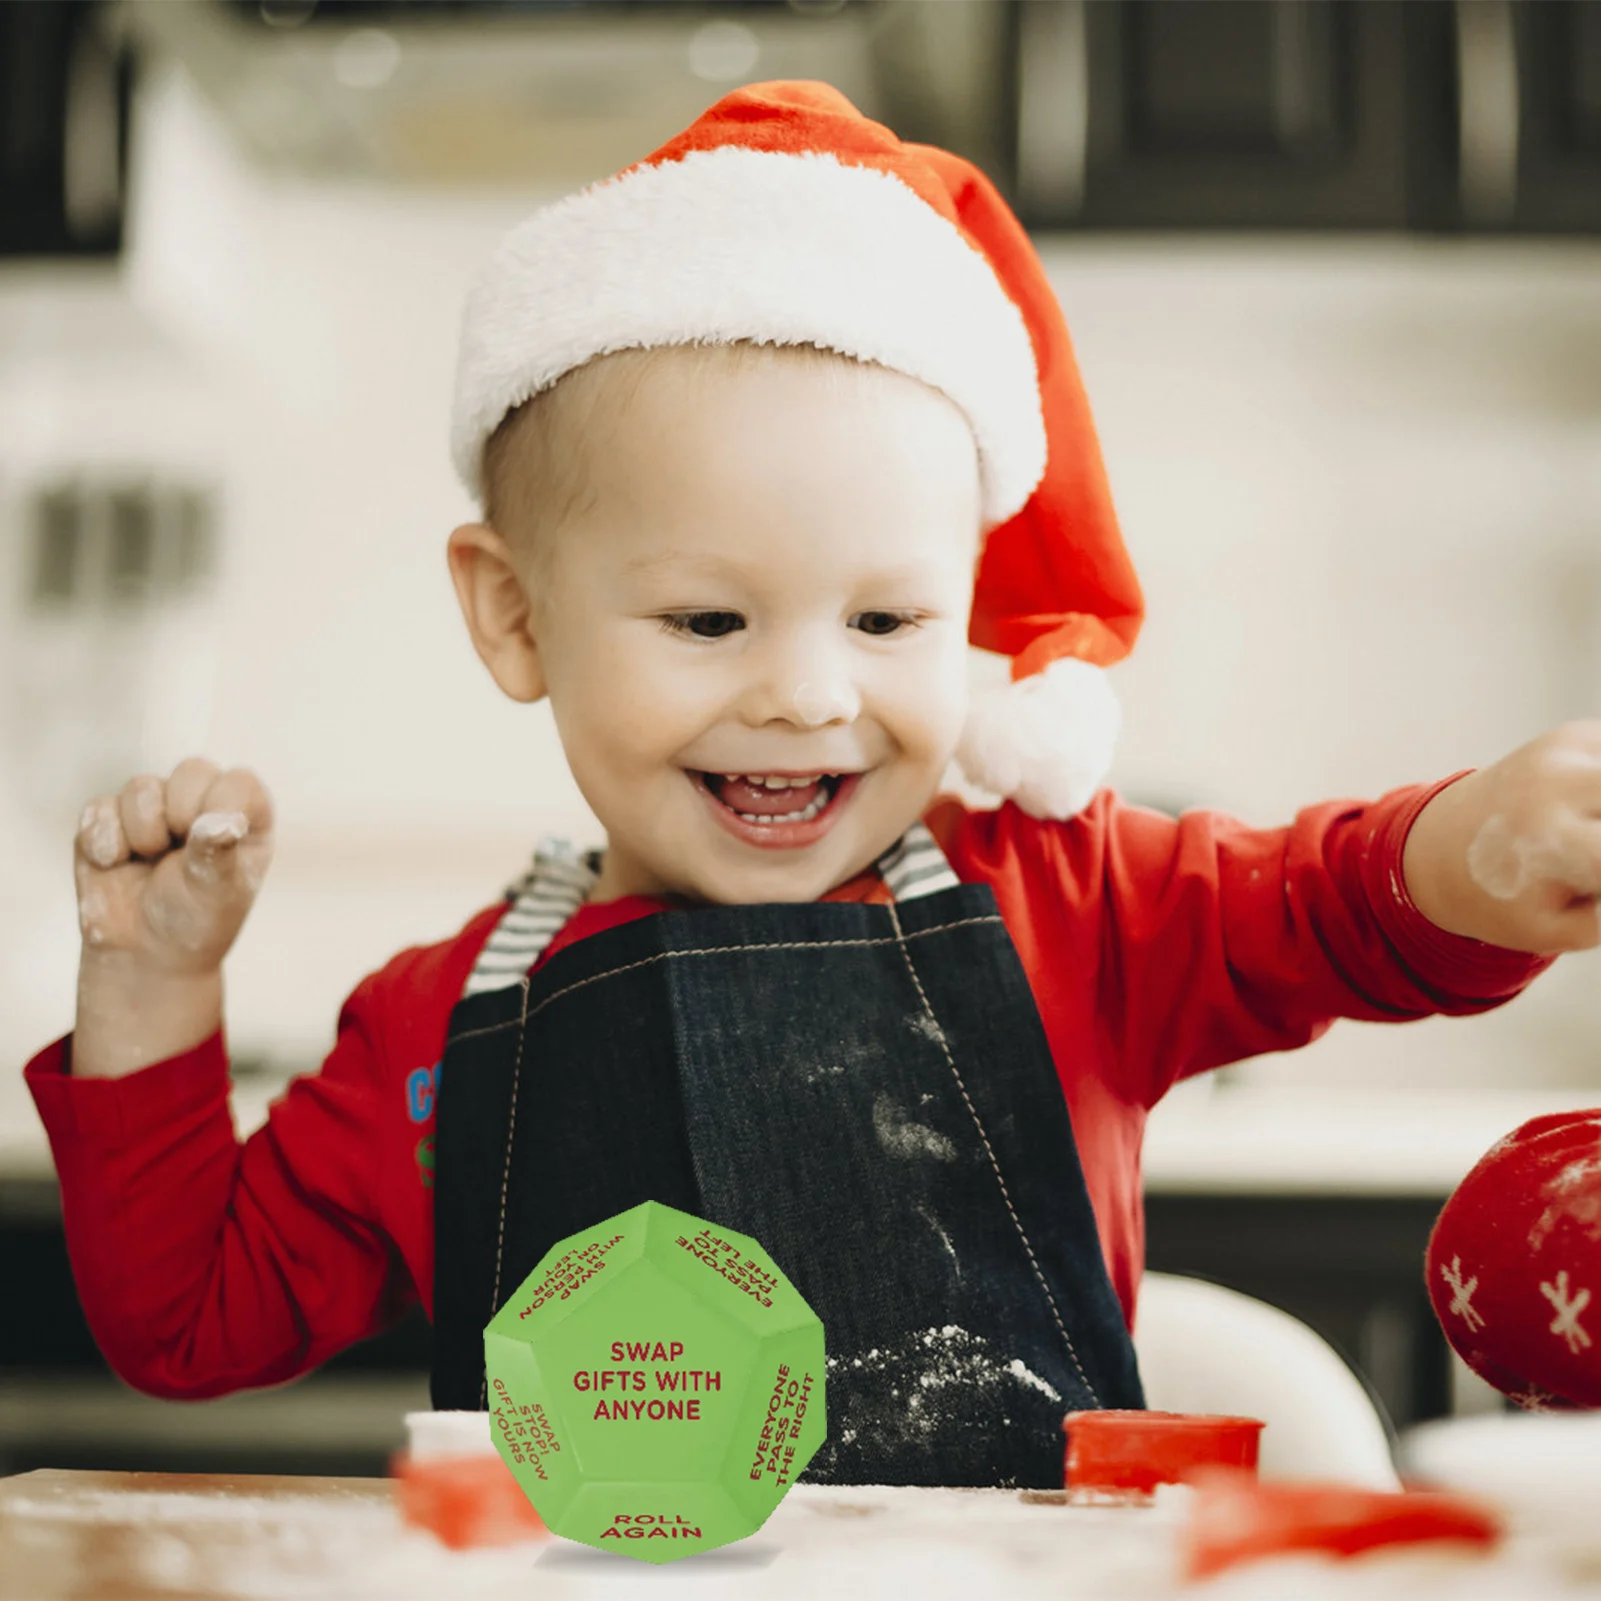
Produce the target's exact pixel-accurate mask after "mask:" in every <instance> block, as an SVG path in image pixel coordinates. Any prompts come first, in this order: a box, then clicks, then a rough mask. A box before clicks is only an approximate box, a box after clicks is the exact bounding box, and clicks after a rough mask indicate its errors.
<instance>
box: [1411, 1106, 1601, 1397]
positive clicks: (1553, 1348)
mask: <svg viewBox="0 0 1601 1601" xmlns="http://www.w3.org/2000/svg"><path fill="white" fill-rule="evenodd" d="M1428 1281H1429V1296H1430V1299H1431V1300H1432V1301H1433V1303H1434V1311H1435V1315H1436V1316H1437V1317H1438V1318H1439V1320H1440V1326H1441V1327H1442V1328H1443V1329H1444V1330H1445V1336H1446V1338H1447V1339H1448V1340H1449V1341H1450V1342H1451V1344H1452V1346H1453V1347H1454V1348H1455V1349H1456V1351H1457V1354H1458V1355H1459V1356H1461V1358H1462V1360H1463V1361H1464V1362H1466V1363H1467V1365H1468V1366H1469V1367H1470V1368H1472V1369H1473V1371H1474V1372H1475V1373H1477V1374H1479V1375H1480V1377H1481V1378H1484V1379H1487V1380H1488V1381H1489V1382H1490V1383H1491V1384H1493V1385H1494V1386H1495V1387H1496V1389H1498V1390H1500V1391H1502V1392H1503V1393H1504V1394H1506V1395H1509V1396H1511V1397H1512V1399H1513V1400H1514V1401H1516V1402H1517V1403H1518V1404H1519V1405H1520V1406H1523V1407H1525V1408H1527V1409H1529V1410H1533V1411H1540V1410H1545V1409H1548V1408H1562V1407H1601V1107H1597V1108H1594V1109H1591V1110H1589V1111H1579V1112H1559V1113H1556V1114H1555V1115H1553V1116H1550V1117H1537V1118H1535V1119H1533V1121H1531V1122H1528V1123H1525V1124H1524V1125H1523V1126H1522V1127H1521V1128H1519V1129H1516V1130H1514V1131H1513V1132H1512V1133H1511V1134H1509V1135H1507V1137H1506V1138H1505V1139H1503V1140H1499V1141H1497V1143H1496V1144H1495V1145H1493V1146H1492V1147H1491V1148H1490V1150H1489V1151H1487V1152H1486V1153H1485V1155H1484V1156H1483V1157H1482V1158H1481V1159H1480V1161H1479V1163H1478V1165H1477V1166H1475V1167H1474V1169H1473V1171H1472V1172H1471V1173H1469V1174H1468V1176H1467V1177H1466V1178H1465V1179H1463V1181H1462V1182H1461V1184H1460V1185H1458V1186H1457V1189H1456V1191H1455V1192H1454V1193H1453V1194H1452V1196H1451V1198H1450V1200H1449V1201H1447V1202H1446V1204H1445V1207H1444V1209H1443V1210H1442V1211H1441V1213H1440V1216H1439V1219H1438V1220H1437V1221H1436V1223H1435V1225H1434V1232H1433V1234H1432V1236H1431V1237H1430V1239H1429V1249H1428Z"/></svg>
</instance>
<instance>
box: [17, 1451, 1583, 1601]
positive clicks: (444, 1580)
mask: <svg viewBox="0 0 1601 1601" xmlns="http://www.w3.org/2000/svg"><path fill="white" fill-rule="evenodd" d="M1184 1493H1187V1492H1181V1498H1180V1499H1178V1500H1176V1501H1173V1500H1170V1501H1168V1502H1167V1503H1165V1504H1164V1503H1159V1504H1158V1505H1157V1506H1156V1507H1154V1508H1138V1509H1135V1508H1121V1509H1118V1508H1098V1507H1067V1506H1064V1505H1062V1504H1060V1497H1059V1495H1058V1497H1057V1498H1055V1499H1052V1498H1051V1497H1049V1496H1048V1495H1045V1494H1036V1493H1034V1492H1023V1493H1021V1494H1019V1493H1017V1492H1015V1491H1009V1490H934V1489H923V1490H919V1489H887V1488H885V1487H883V1486H872V1485H864V1486H853V1487H849V1488H833V1487H829V1486H823V1485H807V1484H802V1485H797V1486H796V1487H795V1488H794V1489H793V1490H792V1491H791V1492H790V1494H789V1495H788V1496H787V1497H786V1499H785V1500H784V1502H783V1503H782V1504H781V1505H780V1507H779V1508H778V1510H777V1511H776V1512H775V1513H774V1514H773V1516H772V1517H771V1518H770V1519H769V1520H768V1522H767V1524H766V1525H765V1526H764V1527H763V1528H762V1529H760V1530H759V1531H758V1532H757V1533H756V1534H753V1535H752V1536H751V1537H750V1538H749V1539H746V1540H741V1541H738V1542H736V1543H735V1544H733V1545H729V1546H724V1547H722V1548H721V1549H719V1550H714V1551H707V1552H703V1553H700V1554H698V1555H695V1556H691V1557H687V1558H684V1559H683V1560H681V1561H678V1562H673V1563H668V1564H666V1565H664V1566H662V1567H652V1566H649V1565H647V1564H645V1563H641V1562H636V1561H631V1560H630V1559H628V1558H627V1557H623V1556H619V1555H616V1554H614V1553H611V1552H605V1551H596V1550H591V1549H590V1548H589V1547H587V1546H583V1545H576V1544H573V1543H571V1542H569V1541H565V1540H558V1539H553V1538H546V1539H544V1540H538V1541H534V1542H531V1543H526V1544H523V1545H519V1546H511V1547H503V1548H501V1549H498V1550H484V1551H466V1552H455V1551H450V1550H447V1549H446V1548H445V1547H444V1546H442V1545H441V1544H439V1542H438V1541H436V1540H435V1539H434V1538H433V1537H432V1536H431V1535H429V1534H425V1533H422V1532H420V1531H417V1530H414V1529H408V1528H405V1527H404V1526H403V1525H402V1524H401V1522H400V1519H399V1517H398V1515H397V1513H396V1510H395V1505H394V1501H393V1498H392V1495H391V1490H390V1486H389V1485H388V1484H387V1483H386V1482H385V1481H383V1480H380V1479H317V1478H279V1477H253V1476H239V1477H227V1476H221V1475H179V1474H162V1473H83V1472H64V1471H59V1470H56V1469H42V1470H40V1471H38V1472H34V1473H24V1474H19V1475H17V1476H15V1477H13V1478H9V1479H0V1601H310V1598H316V1601H641V1598H642V1597H643V1596H645V1595H647V1594H648V1592H649V1590H650V1588H651V1587H652V1586H658V1587H665V1588H668V1589H675V1588H676V1589H677V1591H678V1592H680V1593H681V1594H683V1595H685V1596H687V1597H692V1598H693V1601H721V1598H725V1597H726V1598H727V1601H855V1598H858V1597H860V1598H863V1601H868V1598H870V1601H884V1598H898V1597H901V1596H914V1597H916V1598H917V1601H991V1598H994V1601H1192V1598H1193V1601H1224V1598H1225V1597H1227V1598H1229V1601H1244V1598H1251V1601H1264V1598H1265V1601H1284V1598H1286V1597H1292V1596H1293V1597H1296V1598H1297V1601H1512V1598H1516V1601H1581V1598H1583V1601H1601V1570H1597V1569H1588V1570H1587V1571H1585V1572H1583V1573H1580V1572H1577V1571H1567V1572H1564V1571H1562V1569H1561V1568H1560V1567H1559V1566H1556V1565H1553V1563H1552V1562H1551V1561H1550V1560H1549V1553H1548V1552H1542V1551H1541V1550H1540V1549H1531V1550H1524V1551H1522V1552H1519V1551H1518V1550H1517V1549H1515V1548H1510V1547H1509V1548H1508V1549H1507V1550H1506V1551H1505V1552H1503V1553H1501V1554H1500V1555H1498V1556H1496V1557H1495V1558H1492V1559H1489V1560H1475V1559H1469V1558H1454V1559H1453V1558H1446V1557H1440V1556H1430V1557H1425V1558H1423V1561H1422V1565H1421V1566H1419V1557H1420V1556H1421V1553H1418V1554H1403V1555H1398V1556H1395V1557H1391V1558H1386V1559H1376V1558H1373V1557H1366V1558H1362V1559H1360V1560H1358V1561H1350V1562H1342V1563H1333V1562H1317V1561H1313V1560H1312V1559H1309V1558H1304V1557H1302V1558H1291V1559H1287V1560H1288V1563H1293V1564H1295V1565H1294V1566H1290V1565H1287V1564H1286V1563H1280V1564H1276V1565H1268V1566H1260V1567H1255V1568H1249V1567H1248V1568H1241V1569H1239V1570H1237V1571H1236V1572H1234V1573H1230V1574H1226V1575H1224V1576H1223V1577H1222V1578H1220V1579H1217V1580H1214V1581H1210V1582H1208V1583H1207V1584H1206V1585H1203V1586H1200V1587H1196V1588H1191V1587H1187V1586H1184V1585H1183V1584H1181V1583H1180V1581H1179V1578H1178V1574H1177V1566H1176V1553H1177V1548H1178V1541H1179V1535H1180V1530H1181V1527H1182V1524H1183V1522H1184V1519H1185V1517H1186V1515H1187V1508H1186V1507H1185V1505H1184V1502H1183V1500H1182V1495H1183V1494H1184Z"/></svg>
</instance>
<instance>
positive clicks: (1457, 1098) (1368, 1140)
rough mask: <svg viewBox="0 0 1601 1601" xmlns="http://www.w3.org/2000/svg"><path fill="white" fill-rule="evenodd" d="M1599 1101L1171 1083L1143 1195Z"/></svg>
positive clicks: (1359, 1157) (14, 1152)
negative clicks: (1270, 1088)
mask: <svg viewBox="0 0 1601 1601" xmlns="http://www.w3.org/2000/svg"><path fill="white" fill-rule="evenodd" d="M281 1089H282V1080H278V1079H273V1078H269V1077H265V1076H264V1077H260V1078H251V1079H250V1080H247V1081H246V1082H245V1083H244V1084H242V1085H240V1086H238V1087H236V1089H235V1092H234V1118H235V1122H236V1123H237V1125H238V1127H239V1130H240V1132H241V1133H242V1134H243V1133H248V1132H249V1131H250V1130H252V1129H255V1128H257V1127H259V1126H260V1124H261V1123H262V1121H263V1120H264V1119H265V1117H266V1115H267V1106H268V1103H269V1102H270V1101H271V1100H272V1099H273V1098H274V1097H275V1096H276V1095H277V1094H279V1093H280V1091H281ZM1595 1104H1601V1091H1597V1090H1572V1089H1568V1090H1549V1089H1547V1090H1483V1089H1476V1090H1471V1091H1464V1092H1462V1093H1461V1094H1459V1095H1454V1096H1453V1095H1445V1094H1442V1093H1440V1092H1438V1091H1427V1092H1424V1091H1408V1092H1402V1091H1395V1092H1384V1093H1379V1094H1376V1093H1374V1092H1372V1091H1345V1092H1334V1091H1331V1090H1325V1089H1311V1088H1302V1089H1288V1088H1286V1089H1282V1090H1279V1089H1273V1090H1267V1089H1261V1088H1255V1087H1242V1088H1232V1087H1229V1086H1226V1085H1220V1084H1213V1083H1212V1082H1211V1081H1208V1080H1200V1081H1197V1082H1196V1083H1194V1084H1192V1085H1184V1086H1181V1087H1180V1088H1179V1089H1178V1090H1176V1091H1174V1092H1173V1093H1172V1094H1171V1095H1169V1096H1168V1098H1167V1099H1166V1100H1165V1101H1163V1102H1162V1104H1161V1105H1160V1106H1159V1107H1158V1108H1157V1109H1156V1111H1155V1112H1153V1113H1152V1114H1151V1119H1150V1124H1149V1126H1148V1128H1147V1131H1146V1139H1145V1187H1146V1189H1147V1190H1148V1191H1150V1192H1151V1193H1154V1194H1162V1193H1186V1194H1188V1193H1211V1194H1277V1195H1282V1194H1297V1195H1319V1194H1322V1195H1352V1194H1355V1195H1419V1196H1429V1195H1438V1196H1444V1195H1447V1194H1449V1193H1450V1191H1451V1190H1452V1189H1454V1188H1455V1187H1456V1185H1457V1184H1458V1183H1459V1182H1460V1181H1461V1180H1462V1178H1463V1176H1464V1175H1465V1174H1466V1173H1467V1171H1468V1169H1469V1168H1471V1167H1472V1166H1473V1165H1474V1163H1475V1162H1477V1161H1478V1160H1479V1158H1480V1157H1481V1156H1483V1155H1484V1153H1485V1152H1486V1151H1487V1150H1489V1148H1490V1147H1491V1146H1492V1145H1493V1144H1494V1143H1495V1142H1496V1141H1497V1140H1498V1139H1500V1138H1501V1136H1502V1135H1503V1134H1507V1133H1510V1132H1511V1130H1513V1129H1514V1128H1516V1127H1517V1126H1518V1125H1519V1124H1520V1123H1523V1122H1526V1121H1527V1120H1528V1119H1529V1118H1531V1117H1540V1116H1543V1115H1545V1114H1546V1113H1549V1112H1561V1111H1567V1110H1570V1109H1572V1108H1575V1107H1579V1106H1587V1105H1595ZM53 1171H54V1169H53V1168H52V1166H51V1161H50V1150H49V1147H48V1145H47V1144H46V1143H45V1137H44V1130H43V1128H41V1127H40V1124H39V1119H38V1116H37V1114H36V1113H35V1112H34V1109H33V1103H32V1101H31V1100H30V1099H29V1097H28V1094H27V1091H26V1090H25V1089H24V1087H23V1085H22V1083H21V1080H20V1076H17V1077H15V1078H14V1079H13V1080H12V1081H11V1082H10V1083H9V1084H7V1085H5V1087H4V1089H0V1182H3V1181H4V1180H7V1179H22V1180H29V1179H33V1180H38V1179H49V1178H50V1177H51V1176H52V1173H53Z"/></svg>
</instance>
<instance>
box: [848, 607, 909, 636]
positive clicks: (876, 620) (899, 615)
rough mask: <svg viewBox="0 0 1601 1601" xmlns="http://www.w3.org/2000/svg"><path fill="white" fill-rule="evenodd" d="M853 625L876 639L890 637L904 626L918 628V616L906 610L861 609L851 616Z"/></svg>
mask: <svg viewBox="0 0 1601 1601" xmlns="http://www.w3.org/2000/svg"><path fill="white" fill-rule="evenodd" d="M851 626H852V627H853V628H860V629H861V631H862V632H863V633H864V634H869V635H871V636H872V637H873V638H874V639H888V638H889V636H890V635H891V634H895V633H898V632H899V631H900V630H901V629H903V628H916V627H917V618H916V617H915V616H914V615H913V614H912V613H911V612H904V611H859V612H857V614H856V615H855V616H854V617H853V618H851Z"/></svg>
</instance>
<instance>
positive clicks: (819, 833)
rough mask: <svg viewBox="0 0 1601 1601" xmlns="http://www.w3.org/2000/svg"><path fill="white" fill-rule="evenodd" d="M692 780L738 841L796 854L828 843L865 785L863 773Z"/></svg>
mask: <svg viewBox="0 0 1601 1601" xmlns="http://www.w3.org/2000/svg"><path fill="white" fill-rule="evenodd" d="M689 778H690V780H691V781H692V782H693V783H694V785H695V787H696V789H698V790H699V791H700V793H701V794H702V795H704V796H705V797H706V800H707V802H708V804H709V805H710V807H711V810H712V814H713V816H714V817H715V818H716V819H717V821H718V823H720V824H721V825H722V827H723V828H724V829H725V830H726V831H727V832H728V833H730V834H732V835H733V836H734V837H735V838H736V839H740V840H743V841H745V843H747V844H750V845H758V846H762V847H764V848H766V849H769V850H773V849H777V850H796V849H799V848H800V847H802V846H806V845H810V844H812V843H814V842H815V841H816V840H819V839H821V838H822V837H823V835H824V834H826V833H827V832H828V830H829V829H830V828H832V827H833V825H834V821H835V819H836V818H837V817H838V816H839V814H840V812H841V811H842V810H843V809H844V805H845V802H846V801H848V800H849V798H850V796H851V795H852V794H853V793H854V792H855V790H856V788H857V786H858V785H859V784H860V783H861V780H862V774H861V773H859V772H858V773H816V772H814V773H704V772H695V771H691V772H690V773H689Z"/></svg>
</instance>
